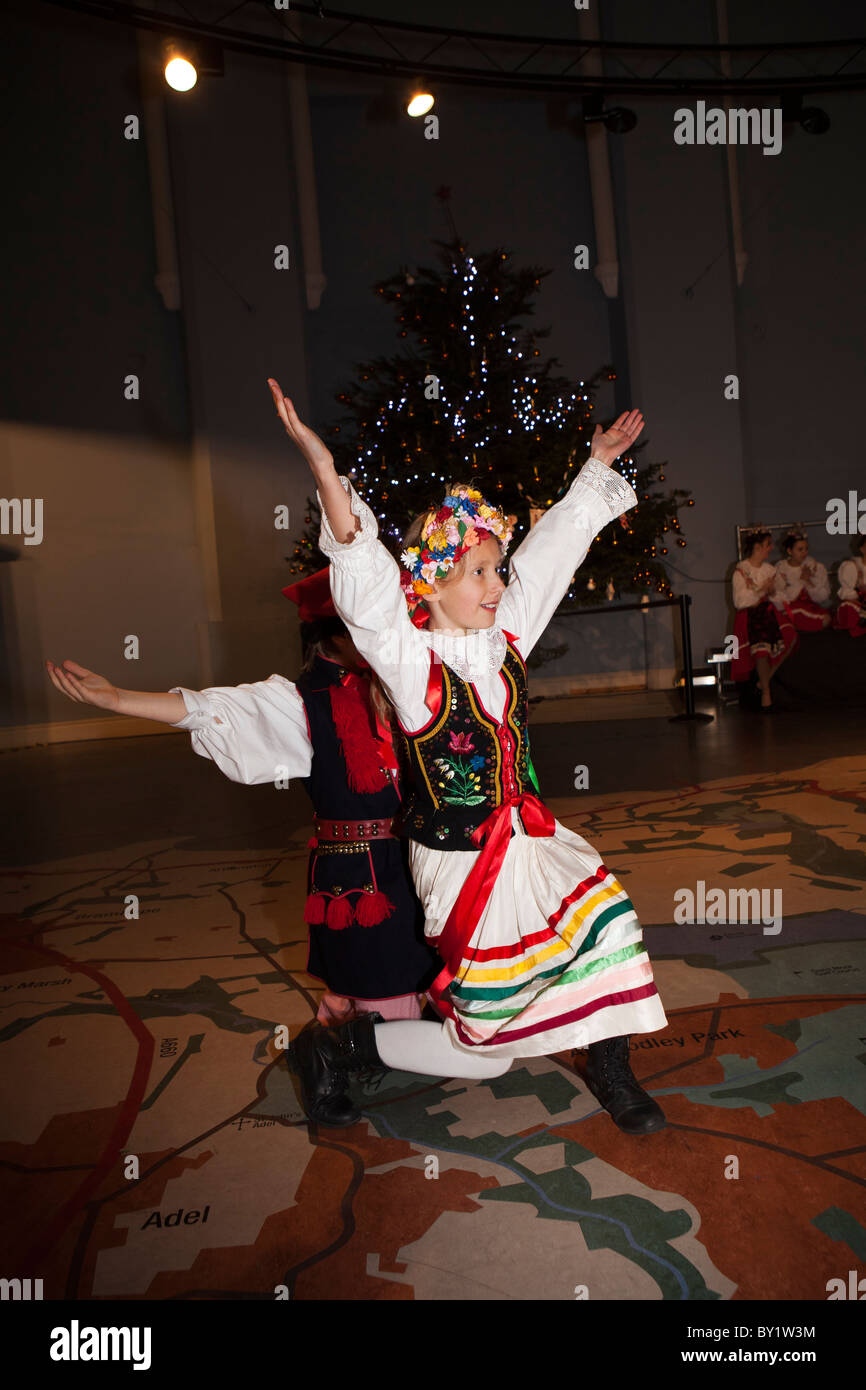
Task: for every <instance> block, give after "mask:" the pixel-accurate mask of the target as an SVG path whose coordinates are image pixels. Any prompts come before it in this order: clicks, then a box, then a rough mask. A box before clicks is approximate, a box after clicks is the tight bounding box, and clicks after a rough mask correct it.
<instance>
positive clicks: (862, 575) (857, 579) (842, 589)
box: [839, 555, 866, 603]
mask: <svg viewBox="0 0 866 1390" xmlns="http://www.w3.org/2000/svg"><path fill="white" fill-rule="evenodd" d="M858 589H866V563H864V561H863V560H862V559H861V558H860V556H859V555H854V556H853V557H852V558H851V559H850V560H843V561H842V563H841V565H840V566H839V598H840V600H841V602H842V603H859V602H860V595H859V594H858V593H857V590H858Z"/></svg>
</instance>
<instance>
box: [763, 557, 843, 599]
mask: <svg viewBox="0 0 866 1390" xmlns="http://www.w3.org/2000/svg"><path fill="white" fill-rule="evenodd" d="M804 566H805V572H804ZM803 588H805V590H806V593H807V594H808V595H809V598H810V599H812V600H813V601H814V602H815V603H827V602H828V601H829V598H830V577H829V575H828V574H827V571H826V569H825V568H824V566H823V565H822V564H820V563H819V562H818V561H817V560H813V559H812V557H811V556H809V557H807V559H806V560H805V561H804V562H803V564H802V565H792V564H791V562H790V560H780V561H779V563H778V565H777V566H776V593H777V594H778V596H779V598H780V599H782V600H783V602H784V603H792V602H793V600H794V599H795V598H796V597H797V595H798V594H799V592H800V590H801V589H803Z"/></svg>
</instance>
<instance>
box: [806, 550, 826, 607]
mask: <svg viewBox="0 0 866 1390" xmlns="http://www.w3.org/2000/svg"><path fill="white" fill-rule="evenodd" d="M813 564H814V566H815V577H814V579H812V580H811V582H807V584H806V593H807V594H808V595H809V597H810V599H812V600H813V602H814V603H827V601H828V600H829V598H830V576H829V575H828V573H827V570H826V568H825V566H824V565H822V564H819V563H818V561H817V560H814V561H813Z"/></svg>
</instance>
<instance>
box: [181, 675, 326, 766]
mask: <svg viewBox="0 0 866 1390" xmlns="http://www.w3.org/2000/svg"><path fill="white" fill-rule="evenodd" d="M172 692H173V693H175V694H178V695H181V696H182V697H183V702H184V704H185V705H186V709H187V713H186V716H185V717H184V718H183V719H181V720H179V722H178V723H177V724H175V725H174V726H173V727H174V728H175V729H188V730H189V733H190V735H191V738H192V746H193V749H194V751H195V752H196V753H198V754H199V755H200V756H201V757H203V758H210V759H211V760H212V761H213V762H215V763H216V765H217V767H218V768H219V770H220V772H223V773H225V775H226V777H229V778H230V779H231V780H232V781H233V782H245V783H247V784H253V783H259V782H275V781H276V780H277V778H281V777H288V778H293V777H308V776H309V775H310V768H311V766H312V761H313V746H312V743H311V742H310V732H309V726H308V724H307V712H306V710H305V708H304V702H303V700H302V699H301V695H300V692H299V690H298V688H297V686H296V685H294V684H293V682H292V681H290V680H286V678H285V676H277V675H274V676H269V677H268V679H267V680H266V681H255V682H254V683H253V684H251V685H217V686H211V687H210V688H209V689H207V690H187V689H186V688H185V687H184V686H182V685H175V686H172Z"/></svg>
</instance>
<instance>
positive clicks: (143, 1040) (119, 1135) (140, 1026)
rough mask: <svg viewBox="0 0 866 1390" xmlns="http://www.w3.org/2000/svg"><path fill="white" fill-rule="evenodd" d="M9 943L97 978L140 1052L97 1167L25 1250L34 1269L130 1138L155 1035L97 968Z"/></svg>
mask: <svg viewBox="0 0 866 1390" xmlns="http://www.w3.org/2000/svg"><path fill="white" fill-rule="evenodd" d="M7 944H8V945H10V946H19V947H20V948H21V949H26V950H30V951H39V952H41V954H42V955H45V956H48V957H50V958H51V959H52V960H53V961H55V962H57V963H59V964H61V965H62V966H63V967H64V969H65V970H71V971H72V972H73V974H81V975H87V976H88V978H89V979H91V980H94V981H95V982H96V984H98V985H99V988H100V989H101V990H103V991H104V993H105V994H106V995H107V996H108V998H109V999H110V1000H111V1002H112V1004H113V1005H114V1007H115V1008H116V1010H117V1012H118V1014H119V1015H120V1017H121V1018H122V1019H123V1021H124V1023H125V1024H126V1025H127V1027H128V1028H129V1029H130V1031H131V1033H132V1035H133V1037H134V1038H135V1039H136V1041H137V1043H138V1053H137V1055H136V1059H135V1066H134V1068H133V1072H132V1078H131V1080H130V1083H129V1089H128V1091H127V1093H126V1096H125V1098H124V1100H123V1102H122V1104H121V1107H120V1114H119V1115H118V1117H117V1120H116V1121H115V1124H114V1128H113V1129H112V1131H111V1134H110V1135H109V1137H108V1142H107V1144H106V1145H105V1148H104V1149H103V1152H102V1156H101V1158H100V1159H99V1162H98V1163H97V1164H96V1166H95V1167H94V1169H93V1171H92V1172H91V1174H90V1176H89V1177H87V1178H85V1180H84V1182H82V1183H81V1185H80V1186H79V1187H78V1188H77V1189H76V1190H75V1192H73V1194H72V1196H71V1197H70V1198H69V1199H68V1200H67V1201H66V1202H64V1204H63V1206H62V1207H61V1208H60V1209H59V1211H57V1212H55V1214H54V1217H53V1218H52V1220H51V1221H50V1223H49V1225H48V1227H47V1229H46V1230H45V1231H44V1232H43V1234H42V1236H41V1237H40V1238H39V1239H37V1240H36V1242H35V1243H34V1244H33V1245H32V1246H31V1247H30V1249H29V1250H28V1251H27V1252H26V1254H25V1255H24V1257H23V1260H22V1268H24V1269H34V1268H37V1267H38V1262H39V1261H40V1260H41V1259H42V1258H43V1257H44V1256H45V1255H46V1254H47V1253H48V1251H49V1250H51V1249H52V1247H53V1246H54V1245H55V1244H56V1243H57V1241H58V1240H59V1239H60V1237H61V1235H62V1234H63V1232H64V1231H65V1230H66V1228H67V1226H68V1225H69V1224H70V1222H71V1221H72V1218H73V1217H74V1216H76V1215H77V1214H78V1212H79V1210H80V1209H81V1208H82V1207H83V1206H84V1204H85V1203H86V1202H87V1200H88V1198H89V1197H90V1196H91V1194H92V1193H93V1192H94V1191H95V1190H96V1189H97V1188H98V1187H99V1184H100V1183H101V1182H102V1180H103V1178H104V1177H105V1176H106V1174H107V1173H108V1172H109V1171H110V1169H111V1168H112V1167H113V1165H114V1164H115V1163H116V1161H117V1158H118V1155H119V1153H120V1150H121V1147H122V1145H123V1144H124V1143H125V1142H126V1140H127V1138H128V1137H129V1134H130V1131H131V1129H132V1126H133V1124H134V1122H135V1119H136V1117H137V1115H138V1107H139V1105H140V1104H141V1101H142V1098H143V1096H144V1092H145V1087H146V1085H147V1078H148V1076H149V1074H150V1065H151V1062H152V1061H153V1048H154V1041H153V1036H152V1034H151V1033H150V1032H148V1030H147V1028H145V1026H144V1023H143V1022H142V1020H141V1019H140V1018H139V1017H138V1014H137V1013H135V1011H134V1010H133V1009H132V1008H131V1006H130V1005H129V1003H128V1002H127V1000H126V998H125V997H124V996H123V995H122V994H121V992H120V990H119V989H118V988H117V986H116V985H115V984H113V983H112V982H111V980H109V979H107V978H106V977H105V976H104V975H102V974H101V973H100V972H99V971H98V970H92V969H90V968H89V967H88V966H86V965H81V964H80V963H79V962H78V961H73V960H70V959H69V957H68V956H64V955H62V954H61V953H60V951H53V950H51V948H50V947H49V946H34V945H33V943H32V942H27V943H22V942H18V941H15V940H10V941H9V942H8V943H7Z"/></svg>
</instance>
